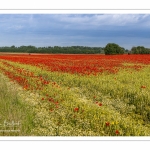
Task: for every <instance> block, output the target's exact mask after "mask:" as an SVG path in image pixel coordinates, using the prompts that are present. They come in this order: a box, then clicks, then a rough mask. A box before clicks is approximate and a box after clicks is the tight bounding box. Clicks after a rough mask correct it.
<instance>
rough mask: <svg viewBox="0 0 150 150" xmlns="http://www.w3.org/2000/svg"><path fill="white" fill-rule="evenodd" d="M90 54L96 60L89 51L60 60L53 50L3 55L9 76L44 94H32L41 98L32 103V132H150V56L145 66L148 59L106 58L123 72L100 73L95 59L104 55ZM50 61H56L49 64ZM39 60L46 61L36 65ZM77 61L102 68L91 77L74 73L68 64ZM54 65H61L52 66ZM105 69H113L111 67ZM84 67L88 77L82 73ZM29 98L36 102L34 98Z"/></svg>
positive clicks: (2, 65)
mask: <svg viewBox="0 0 150 150" xmlns="http://www.w3.org/2000/svg"><path fill="white" fill-rule="evenodd" d="M31 56H32V55H31ZM46 56H47V57H46ZM54 56H55V55H54ZM87 56H91V58H92V57H93V60H92V59H90V61H88V58H89V57H88V58H84V57H85V55H83V56H82V55H79V56H78V55H77V56H76V55H73V56H72V57H71V56H70V55H65V56H64V55H61V56H59V55H58V56H56V57H57V59H58V58H59V59H60V60H57V59H56V57H54V58H55V59H54V58H53V59H52V58H51V55H50V56H49V57H48V55H40V56H39V55H35V56H33V57H30V56H21V57H20V58H21V59H20V58H19V57H18V56H15V57H10V56H9V57H10V60H11V59H12V60H11V61H8V60H9V58H8V56H6V57H7V58H6V60H5V59H4V57H3V58H2V60H1V63H0V70H1V71H2V72H3V73H4V74H5V75H6V76H8V77H9V78H10V79H11V80H12V81H16V82H17V83H18V84H19V85H21V86H22V88H24V91H26V92H27V93H29V95H30V93H33V94H36V93H38V97H36V98H35V99H34V100H32V99H31V101H32V102H33V103H34V102H35V105H33V106H32V107H33V109H34V110H35V112H36V113H35V119H34V120H33V122H34V124H35V128H34V129H33V130H32V134H33V135H62V136H63V135H64V136H65V135H67V136H76V135H90V136H94V135H95V136H115V135H117V136H118V135H121V136H125V135H136V136H138V135H150V128H149V117H148V115H149V113H148V112H149V107H148V106H149V105H150V95H149V92H148V91H149V89H150V88H149V85H148V82H149V78H148V72H149V66H148V64H146V63H144V61H145V60H143V62H140V63H143V64H144V65H145V64H146V65H145V67H143V64H142V65H141V64H137V63H135V62H134V61H135V60H134V61H129V62H130V64H125V63H127V60H125V59H124V60H122V61H121V59H123V58H122V57H123V56H109V57H108V58H114V59H111V60H109V59H108V60H107V61H108V62H109V63H108V62H103V63H104V64H111V62H113V61H114V62H115V63H116V65H114V66H113V67H112V68H113V69H114V68H115V70H117V71H116V72H115V74H114V72H113V71H109V73H110V74H99V72H98V71H97V70H98V69H99V67H100V66H99V64H98V65H97V66H96V63H95V62H98V61H99V62H100V61H102V60H95V58H96V57H98V55H93V56H92V55H87ZM1 57H2V56H1ZM17 57H18V58H17ZM29 57H30V59H29ZM68 57H69V58H68ZM81 57H82V58H81ZM100 57H101V59H102V57H103V58H105V59H106V58H107V57H106V56H101V55H100ZM117 57H118V58H117ZM119 57H121V58H119ZM134 57H135V56H134ZM48 58H49V59H48ZM71 58H72V60H71ZM73 58H74V59H73ZM79 58H80V59H79ZM115 58H117V60H115ZM17 59H19V61H18V60H17ZM97 59H98V58H97ZM105 59H103V61H104V60H105ZM119 59H120V60H119ZM147 59H148V58H147ZM46 60H47V61H48V63H49V62H50V63H55V65H54V66H53V65H52V64H51V66H49V65H47V64H46ZM53 60H56V61H53ZM118 60H119V61H118ZM21 61H23V62H21ZM38 61H41V63H39V64H35V62H38ZM105 61H106V60H105ZM140 61H141V60H140ZM18 62H19V63H18ZM31 62H32V63H31ZM77 62H80V63H81V62H82V64H83V66H84V65H85V66H86V67H87V68H88V65H90V67H91V68H92V69H93V67H95V68H96V67H97V68H96V71H95V73H91V75H89V76H86V75H87V72H84V71H83V70H80V71H79V72H78V71H77V72H75V74H74V73H73V72H72V71H70V68H69V69H68V68H67V67H68V66H67V65H69V64H70V66H71V67H72V66H76V65H77V66H78V65H79V64H80V63H77ZM123 62H124V64H125V65H124V64H123ZM133 62H134V63H133ZM44 63H45V64H44ZM103 63H101V64H103ZM115 63H112V64H115ZM117 63H118V64H117ZM28 64H29V65H28ZM57 65H58V66H57ZM63 65H64V66H65V65H66V69H64V70H60V68H61V66H63ZM37 66H39V67H37ZM108 66H109V65H108ZM110 66H111V65H110ZM53 67H54V68H57V69H56V70H53V71H52V68H53ZM90 67H89V68H90ZM103 67H104V66H103ZM91 68H90V69H91ZM104 68H105V70H107V69H108V70H109V68H108V67H104ZM110 68H111V67H110ZM116 68H117V69H116ZM122 68H123V69H122ZM128 68H129V70H128ZM67 69H68V70H67ZM81 69H82V68H81ZM90 69H89V70H90ZM126 69H127V70H126ZM87 70H88V69H87ZM108 70H107V72H108ZM136 70H138V72H137V71H136ZM81 72H82V75H83V76H80V75H78V74H81ZM92 74H93V75H94V76H93V75H92ZM98 74H99V75H98ZM84 75H85V76H84ZM95 75H96V76H95ZM114 85H115V86H114ZM23 97H24V98H25V97H26V96H25V95H24V96H23ZM28 101H29V102H30V99H29V100H28Z"/></svg>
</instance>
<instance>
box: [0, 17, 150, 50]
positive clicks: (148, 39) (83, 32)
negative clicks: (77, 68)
mask: <svg viewBox="0 0 150 150" xmlns="http://www.w3.org/2000/svg"><path fill="white" fill-rule="evenodd" d="M112 42H114V43H117V44H119V45H120V46H122V47H124V48H127V49H131V48H132V46H139V45H141V46H145V47H149V48H150V15H149V14H0V46H12V45H15V46H22V45H26V46H27V45H33V46H37V47H39V46H77V45H79V46H91V47H104V46H106V44H107V43H112Z"/></svg>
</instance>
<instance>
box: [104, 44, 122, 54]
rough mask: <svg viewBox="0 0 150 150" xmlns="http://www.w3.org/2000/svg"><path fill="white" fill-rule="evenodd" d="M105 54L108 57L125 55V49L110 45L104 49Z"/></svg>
mask: <svg viewBox="0 0 150 150" xmlns="http://www.w3.org/2000/svg"><path fill="white" fill-rule="evenodd" d="M104 52H105V54H106V55H116V54H124V48H122V47H120V46H119V45H117V44H115V43H108V44H107V45H106V46H105V48H104Z"/></svg>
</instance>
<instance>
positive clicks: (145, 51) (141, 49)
mask: <svg viewBox="0 0 150 150" xmlns="http://www.w3.org/2000/svg"><path fill="white" fill-rule="evenodd" d="M131 53H132V54H150V50H149V49H148V48H145V47H144V46H137V47H132V49H131Z"/></svg>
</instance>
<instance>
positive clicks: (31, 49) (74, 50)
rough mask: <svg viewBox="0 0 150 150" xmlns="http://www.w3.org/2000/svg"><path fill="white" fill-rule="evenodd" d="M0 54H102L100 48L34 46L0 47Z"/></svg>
mask: <svg viewBox="0 0 150 150" xmlns="http://www.w3.org/2000/svg"><path fill="white" fill-rule="evenodd" d="M0 52H17V53H57V54H58V53H63V54H99V53H103V48H102V47H86V46H70V47H60V46H54V47H51V46H48V47H35V46H31V45H29V46H20V47H15V46H14V45H13V46H11V47H0Z"/></svg>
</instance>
